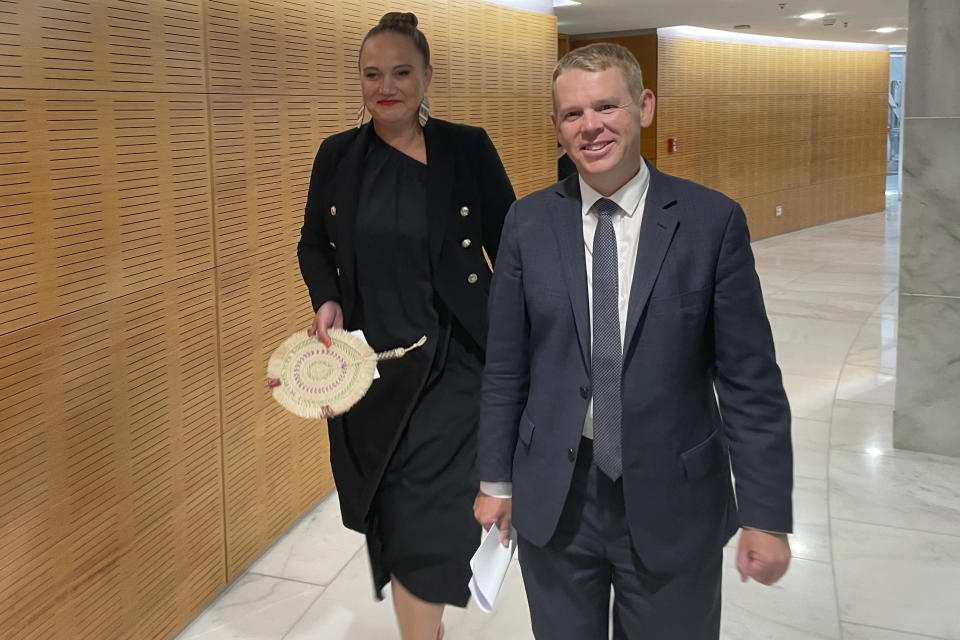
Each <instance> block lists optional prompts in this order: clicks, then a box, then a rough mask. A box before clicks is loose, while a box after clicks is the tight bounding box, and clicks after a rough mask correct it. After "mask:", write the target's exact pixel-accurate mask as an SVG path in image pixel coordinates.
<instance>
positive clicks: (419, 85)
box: [360, 31, 433, 124]
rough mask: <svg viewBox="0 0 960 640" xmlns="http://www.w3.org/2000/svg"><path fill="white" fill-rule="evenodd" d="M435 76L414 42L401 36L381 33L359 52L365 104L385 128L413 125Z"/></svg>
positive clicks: (386, 32) (361, 86)
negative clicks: (386, 126)
mask: <svg viewBox="0 0 960 640" xmlns="http://www.w3.org/2000/svg"><path fill="white" fill-rule="evenodd" d="M432 74H433V69H432V68H431V67H430V66H428V65H424V64H423V56H422V55H421V54H420V52H419V51H417V47H416V45H414V44H413V40H412V39H411V38H410V37H408V36H405V35H402V34H399V33H392V32H390V31H385V32H383V33H378V34H377V35H375V36H373V37H371V38H370V39H368V40H367V42H366V44H364V45H363V49H362V50H361V51H360V88H361V90H362V91H363V103H364V104H365V105H366V107H367V111H369V112H370V115H371V117H372V118H373V119H374V120H376V121H377V122H380V123H382V124H398V123H402V122H412V121H414V120H415V119H416V117H417V111H418V110H419V108H420V101H421V100H422V99H423V96H424V95H425V94H426V92H427V87H428V86H430V77H431V76H432Z"/></svg>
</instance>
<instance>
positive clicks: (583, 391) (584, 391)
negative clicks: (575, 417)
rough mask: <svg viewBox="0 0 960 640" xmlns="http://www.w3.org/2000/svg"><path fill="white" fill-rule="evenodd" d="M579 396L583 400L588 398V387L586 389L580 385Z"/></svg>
mask: <svg viewBox="0 0 960 640" xmlns="http://www.w3.org/2000/svg"><path fill="white" fill-rule="evenodd" d="M580 397H581V398H583V399H584V400H586V399H587V398H589V397H590V389H587V388H586V387H580Z"/></svg>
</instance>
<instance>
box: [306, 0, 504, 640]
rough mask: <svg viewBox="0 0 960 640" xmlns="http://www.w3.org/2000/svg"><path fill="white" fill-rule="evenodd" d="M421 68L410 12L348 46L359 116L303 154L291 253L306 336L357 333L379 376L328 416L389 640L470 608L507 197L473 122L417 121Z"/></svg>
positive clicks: (424, 637)
mask: <svg viewBox="0 0 960 640" xmlns="http://www.w3.org/2000/svg"><path fill="white" fill-rule="evenodd" d="M431 74H432V68H431V66H430V51H429V47H428V45H427V41H426V38H425V37H424V36H423V33H422V32H420V31H419V30H418V29H417V18H416V16H414V15H413V14H411V13H404V14H400V13H389V14H387V15H385V16H384V17H383V19H382V20H381V21H380V23H379V24H378V25H377V26H376V27H374V28H373V29H371V30H370V32H369V33H368V34H367V36H366V38H365V39H364V41H363V44H362V46H361V48H360V82H361V88H362V92H363V104H364V107H365V108H366V111H367V112H369V113H370V115H371V122H370V123H368V124H366V125H363V126H359V127H358V128H356V129H351V130H349V131H345V132H342V133H339V134H337V135H335V136H332V137H330V138H329V139H327V140H326V141H325V142H324V143H323V145H322V146H321V148H320V151H319V152H318V153H317V157H316V161H315V162H314V167H313V174H312V177H311V182H310V192H309V196H308V198H307V206H306V215H305V218H304V224H303V229H302V232H301V240H300V243H299V246H298V248H297V254H298V256H299V259H300V269H301V272H302V274H303V279H304V281H305V282H306V284H307V287H308V289H309V291H310V298H311V300H312V302H313V308H314V310H315V311H316V316H315V318H314V320H313V324H312V327H311V331H312V332H313V333H315V334H316V335H317V337H318V339H319V340H320V341H322V342H324V343H328V340H329V338H328V335H327V331H328V329H329V328H331V327H337V328H339V327H345V328H347V329H348V330H352V329H362V330H363V332H364V335H365V337H366V339H367V341H368V342H369V343H370V345H371V346H372V347H373V348H374V349H375V350H376V351H382V350H385V349H392V348H394V347H398V346H407V345H409V344H412V343H413V342H416V341H417V340H418V339H419V338H420V337H421V336H423V335H426V336H427V343H426V345H425V346H424V347H422V348H421V349H417V350H415V351H412V352H410V353H409V354H407V355H406V356H405V357H404V358H402V359H400V360H395V361H388V362H382V363H380V365H379V371H380V375H381V377H380V378H379V379H378V380H375V381H374V382H373V384H372V386H371V387H370V390H369V392H368V393H367V395H366V396H365V397H364V398H363V399H362V400H361V401H360V402H359V403H358V404H357V405H356V406H355V407H354V408H353V409H351V410H350V411H349V412H348V413H347V414H345V415H343V416H340V417H336V418H333V419H331V420H329V421H328V424H329V432H330V448H331V461H332V466H333V474H334V479H335V481H336V484H337V489H338V493H339V497H340V507H341V513H342V516H343V521H344V524H345V525H346V526H348V527H350V528H352V529H356V530H358V531H361V532H362V533H364V534H366V538H367V548H368V551H369V555H370V563H371V565H372V568H373V580H374V588H375V593H376V595H377V597H380V591H381V589H382V588H383V587H384V586H385V585H386V583H387V582H390V583H391V588H392V594H393V601H394V607H395V610H396V614H397V621H398V624H399V627H400V634H401V637H402V638H403V640H433V639H434V638H438V637H441V636H442V634H443V626H442V623H441V617H442V615H443V607H444V605H445V604H452V605H455V606H461V607H462V606H465V605H466V603H467V600H468V599H469V591H468V588H467V583H468V581H469V578H470V568H469V559H470V556H471V555H472V553H473V551H474V550H475V549H476V545H477V543H478V542H479V534H480V529H479V526H478V525H477V524H476V522H475V521H474V519H473V512H472V507H473V500H474V497H475V496H476V493H477V488H478V484H479V482H478V478H477V477H476V475H475V473H474V469H473V466H474V457H475V453H476V429H477V422H478V418H479V412H480V406H479V391H480V373H481V368H482V366H483V347H484V344H485V342H486V304H487V293H488V290H489V285H490V267H489V266H488V262H487V260H486V258H485V256H484V253H486V254H487V255H488V256H489V259H490V260H491V261H492V260H494V259H495V258H496V253H497V244H498V242H499V239H500V230H501V227H502V225H503V219H504V216H505V215H506V213H507V209H508V208H509V206H510V204H511V203H512V202H513V200H514V193H513V189H512V187H511V186H510V181H509V179H508V178H507V175H506V172H505V171H504V169H503V165H502V163H501V162H500V158H499V156H498V155H497V152H496V149H495V148H494V146H493V143H492V142H491V141H490V138H489V137H488V136H487V134H486V133H485V132H484V131H483V130H482V129H479V128H476V127H468V126H465V125H459V124H453V123H450V122H444V121H442V120H437V119H435V118H429V117H428V116H427V113H425V112H426V111H428V108H429V107H428V106H426V105H427V104H428V103H427V102H426V100H425V92H426V89H427V86H428V85H429V84H430V77H431Z"/></svg>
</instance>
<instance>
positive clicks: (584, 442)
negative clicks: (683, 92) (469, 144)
mask: <svg viewBox="0 0 960 640" xmlns="http://www.w3.org/2000/svg"><path fill="white" fill-rule="evenodd" d="M553 77H554V82H553V97H554V105H553V109H554V112H553V116H552V117H553V122H554V126H555V128H556V131H557V137H558V138H559V139H560V141H561V143H562V144H563V146H564V148H565V149H566V150H567V153H568V154H569V155H570V157H571V158H572V159H573V161H574V163H575V164H576V166H577V170H578V172H579V176H578V175H576V174H574V175H572V176H570V177H569V178H567V179H565V180H564V181H562V182H560V183H558V184H556V185H554V186H553V187H550V188H548V189H545V190H543V191H540V192H537V193H534V194H532V195H530V196H528V197H526V198H523V199H522V200H520V201H518V202H516V203H514V205H513V207H512V208H511V210H510V212H509V213H508V215H507V220H506V223H505V225H504V228H503V235H502V238H501V243H500V254H499V256H498V259H497V265H496V272H495V274H494V277H493V284H492V290H491V297H490V325H489V327H490V328H489V334H488V342H487V356H486V369H485V372H484V382H483V412H482V414H481V419H480V432H479V453H478V458H477V464H478V470H479V473H480V479H481V480H482V481H483V482H481V491H480V494H479V495H478V496H477V501H476V504H475V506H474V513H475V515H476V517H477V519H478V520H479V521H480V523H481V524H482V525H483V526H484V527H485V528H489V527H490V526H498V527H499V528H500V531H501V536H502V537H503V538H505V537H506V535H507V532H508V531H509V527H510V524H511V521H512V523H513V525H514V526H515V527H516V529H517V532H518V535H519V548H520V564H521V569H522V572H523V579H524V584H525V586H526V590H527V596H528V600H529V603H530V613H531V618H532V622H533V630H534V633H535V635H536V636H537V638H539V639H541V640H565V639H569V640H592V639H594V638H596V639H600V638H603V639H606V638H609V637H610V636H609V630H608V617H609V611H610V600H609V599H610V589H611V586H612V587H613V591H614V604H613V627H614V628H613V637H614V638H618V639H619V638H623V639H627V638H629V639H630V640H706V639H716V638H717V637H718V635H719V625H720V574H721V562H722V558H723V546H724V544H725V543H726V542H727V541H728V540H729V539H730V537H731V535H732V534H733V533H734V532H735V531H736V530H737V529H738V528H740V529H741V533H740V540H739V550H738V556H737V567H738V569H739V571H740V574H741V577H742V579H743V580H747V579H749V578H753V579H754V580H757V581H759V582H761V583H764V584H772V583H773V582H775V581H777V580H778V579H779V578H780V577H781V576H782V575H783V573H784V572H785V571H786V569H787V565H788V563H789V560H790V548H789V545H788V543H787V537H786V533H787V532H789V531H790V530H791V526H792V516H791V489H792V478H793V465H792V451H791V444H790V410H789V406H788V404H787V399H786V396H785V394H784V391H783V385H782V380H781V375H780V370H779V368H778V367H777V364H776V361H775V357H774V348H773V340H772V337H771V333H770V326H769V323H768V321H767V317H766V312H765V310H764V307H763V299H762V296H761V292H760V283H759V280H758V278H757V274H756V271H755V269H754V262H753V254H752V252H751V249H750V241H749V235H748V232H747V225H746V218H745V216H744V213H743V210H742V209H741V208H740V206H739V205H737V204H736V203H735V202H733V201H731V200H730V199H728V198H726V197H725V196H723V195H721V194H719V193H717V192H714V191H711V190H709V189H707V188H705V187H702V186H699V185H696V184H693V183H691V182H688V181H685V180H680V179H677V178H673V177H670V176H667V175H665V174H662V173H660V172H659V171H657V170H656V169H654V168H653V167H651V166H649V165H647V164H646V163H645V161H644V160H643V158H642V157H641V155H640V131H641V128H643V127H647V126H649V125H650V124H651V122H652V121H653V115H654V109H655V98H654V95H653V93H652V92H651V91H649V90H647V89H644V88H643V84H642V77H641V73H640V67H639V65H638V63H637V61H636V59H635V58H634V57H633V55H632V54H631V53H630V52H629V51H628V50H626V49H625V48H623V47H620V46H618V45H612V44H595V45H590V46H588V47H584V48H582V49H575V50H574V51H572V52H570V53H569V54H567V55H566V56H564V57H563V59H561V60H560V62H559V63H558V64H557V68H556V70H555V71H554V76H553ZM718 401H719V406H718ZM731 467H732V471H733V475H734V476H735V479H736V483H735V485H736V491H735V492H734V488H733V486H732V483H731V478H730V472H731ZM511 495H512V501H511V499H510V496H511ZM511 516H512V518H511Z"/></svg>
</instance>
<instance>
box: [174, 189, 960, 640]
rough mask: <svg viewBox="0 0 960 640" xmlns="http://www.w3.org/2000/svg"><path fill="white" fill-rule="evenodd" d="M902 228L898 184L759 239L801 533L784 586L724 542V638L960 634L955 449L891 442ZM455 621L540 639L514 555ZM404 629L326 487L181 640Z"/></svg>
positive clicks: (890, 639)
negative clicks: (750, 573)
mask: <svg viewBox="0 0 960 640" xmlns="http://www.w3.org/2000/svg"><path fill="white" fill-rule="evenodd" d="M898 231H899V219H898V214H897V202H896V197H895V196H893V197H891V198H890V199H889V206H888V209H887V210H886V211H885V212H882V213H877V214H873V215H868V216H863V217H859V218H855V219H851V220H846V221H842V222H838V223H834V224H830V225H825V226H821V227H816V228H813V229H808V230H804V231H800V232H796V233H792V234H788V235H784V236H779V237H776V238H771V239H767V240H763V241H760V242H757V243H755V245H754V247H755V252H756V257H757V265H758V270H759V272H760V276H761V280H762V282H763V287H764V293H765V298H766V302H767V308H768V312H769V314H770V320H771V324H772V326H773V332H774V336H775V339H776V344H777V352H778V353H777V355H778V359H779V361H780V365H781V367H782V368H783V373H784V380H785V383H786V387H787V392H788V394H789V397H790V401H791V404H792V407H793V414H794V421H793V437H794V448H795V458H796V465H795V472H796V490H795V494H794V500H795V501H794V504H795V507H794V509H795V520H796V533H795V534H794V535H793V536H792V540H791V544H792V548H793V555H794V558H793V561H792V563H791V567H790V571H789V572H788V573H787V575H786V577H785V578H784V579H783V580H782V581H781V582H780V583H779V584H777V585H776V586H774V587H763V586H760V585H758V584H756V583H748V584H742V583H741V582H740V580H739V578H738V576H737V575H736V570H735V567H734V548H733V547H732V546H731V547H730V548H728V549H727V558H726V563H727V566H726V572H725V577H724V583H723V597H724V606H723V627H722V628H723V630H722V637H723V638H724V639H725V640H754V639H756V640H759V639H769V640H814V639H824V638H830V639H840V638H843V639H845V640H918V639H922V638H928V639H929V638H940V639H949V640H960V459H956V458H947V457H940V456H935V455H926V454H917V453H912V452H908V451H898V450H894V449H893V448H892V435H891V430H892V409H893V400H894V386H895V374H896V354H897V269H898V246H899V238H898ZM446 623H447V638H448V640H468V639H469V640H525V639H529V638H533V635H532V633H531V631H530V624H529V619H528V616H527V613H526V600H525V598H524V594H523V586H522V582H521V578H520V572H519V568H518V567H517V566H516V564H514V566H513V567H512V568H511V571H510V573H509V574H508V577H507V581H506V583H505V585H504V590H503V591H502V593H501V596H500V598H499V600H498V601H497V603H496V607H495V610H494V612H493V613H492V614H485V613H483V612H481V611H480V610H479V609H477V608H476V607H474V606H472V605H471V606H470V607H468V608H467V609H466V610H456V609H453V610H448V612H447V615H446ZM397 637H398V635H397V632H396V630H395V626H394V621H393V611H392V607H391V605H390V603H389V602H381V603H376V602H374V600H373V598H372V594H371V587H370V579H369V568H368V565H367V560H366V555H365V551H364V549H363V540H362V538H361V537H360V536H359V535H357V534H355V533H352V532H350V531H347V530H345V529H344V528H343V526H342V525H341V524H340V521H339V514H338V512H337V505H336V498H335V497H333V496H331V497H329V498H327V499H325V500H324V501H322V502H321V503H320V504H319V505H317V507H316V508H315V509H314V510H313V511H312V512H311V513H309V514H308V515H307V516H305V517H304V518H303V519H302V520H301V521H300V522H299V523H298V524H297V525H296V526H294V527H293V528H292V529H291V531H290V532H289V533H288V534H287V535H285V536H284V537H282V538H281V539H279V540H278V541H277V542H276V543H275V544H274V545H273V546H272V547H271V548H270V549H268V550H267V551H266V552H265V553H264V554H263V555H262V556H261V557H260V559H259V560H258V561H257V562H255V563H254V564H253V565H252V566H251V567H250V568H249V570H248V571H247V572H246V573H244V574H243V575H242V576H241V577H240V578H238V579H237V580H236V581H235V582H234V583H233V584H232V585H231V586H230V587H229V588H228V589H227V590H226V591H225V592H224V593H223V594H222V595H221V596H220V597H219V598H218V599H217V600H216V601H214V602H213V603H212V604H211V605H210V606H209V608H208V609H207V610H206V611H204V612H203V613H201V615H200V616H198V617H197V619H196V620H195V621H194V622H193V623H192V624H191V625H190V626H189V627H187V628H186V629H185V630H184V631H183V633H182V634H181V635H180V636H179V640H215V639H216V640H220V639H223V640H227V639H238V640H239V639H242V640H341V639H350V640H382V639H389V638H397Z"/></svg>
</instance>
